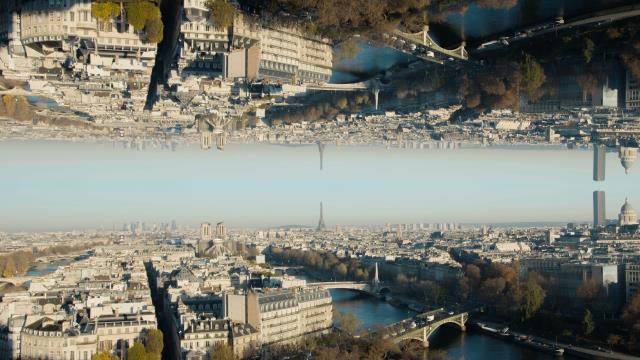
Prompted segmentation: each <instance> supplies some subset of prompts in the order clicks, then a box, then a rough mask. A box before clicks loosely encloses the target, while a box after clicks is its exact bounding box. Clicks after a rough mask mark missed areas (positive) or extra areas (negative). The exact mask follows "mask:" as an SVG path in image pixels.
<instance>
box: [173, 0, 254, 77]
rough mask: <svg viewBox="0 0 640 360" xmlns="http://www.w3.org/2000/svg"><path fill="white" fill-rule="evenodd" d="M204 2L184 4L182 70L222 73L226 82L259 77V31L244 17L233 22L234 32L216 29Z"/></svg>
mask: <svg viewBox="0 0 640 360" xmlns="http://www.w3.org/2000/svg"><path fill="white" fill-rule="evenodd" d="M205 3H206V1H205V0H185V2H184V14H185V19H184V21H183V23H182V24H181V27H180V30H181V33H182V49H181V61H180V68H181V69H182V70H183V71H186V72H191V73H200V72H205V73H219V74H220V75H222V77H224V78H235V77H247V78H252V79H254V78H255V77H256V75H257V71H258V69H257V57H258V48H257V47H256V46H255V45H256V44H257V43H258V41H259V27H258V26H257V25H255V24H251V23H249V22H248V21H245V20H246V19H245V18H244V17H243V16H237V17H236V18H235V19H234V22H233V25H232V27H231V28H232V30H231V31H229V29H228V28H221V27H219V26H216V24H215V23H214V22H212V20H211V19H210V17H209V14H208V10H207V8H206V7H205Z"/></svg>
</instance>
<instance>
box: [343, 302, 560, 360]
mask: <svg viewBox="0 0 640 360" xmlns="http://www.w3.org/2000/svg"><path fill="white" fill-rule="evenodd" d="M331 296H332V298H333V306H334V308H335V309H336V310H338V311H340V312H343V313H346V312H350V313H353V314H354V315H355V316H356V317H357V318H358V319H360V321H361V323H362V328H363V329H367V328H372V327H374V326H375V325H387V324H392V323H394V322H397V321H400V320H402V319H406V318H408V317H411V316H412V315H413V314H414V313H413V312H412V311H410V310H404V309H400V308H397V307H394V306H392V305H391V304H389V303H386V302H384V301H380V300H378V299H376V298H374V297H371V296H368V295H364V294H360V293H358V292H355V291H351V290H331ZM429 345H430V349H434V350H441V351H443V352H445V353H446V355H447V357H449V358H452V359H465V360H476V359H477V360H484V359H487V360H489V359H491V360H495V359H545V360H546V359H549V360H550V359H556V357H555V356H552V355H548V354H545V353H541V352H536V351H533V350H530V349H527V348H523V347H520V346H517V345H514V344H511V343H508V342H504V341H500V340H498V339H494V338H492V337H489V336H485V335H482V334H479V333H477V332H474V331H473V330H468V331H467V332H465V333H461V332H460V331H458V330H456V329H448V328H443V329H441V330H438V332H436V333H435V334H434V335H432V337H431V338H429ZM427 351H428V350H427ZM564 358H565V359H566V358H567V357H566V356H565V357H564Z"/></svg>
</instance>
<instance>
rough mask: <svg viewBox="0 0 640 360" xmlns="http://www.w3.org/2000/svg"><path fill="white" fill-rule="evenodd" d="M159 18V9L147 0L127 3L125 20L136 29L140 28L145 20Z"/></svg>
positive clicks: (145, 23) (144, 23)
mask: <svg viewBox="0 0 640 360" xmlns="http://www.w3.org/2000/svg"><path fill="white" fill-rule="evenodd" d="M160 18H161V14H160V9H159V8H158V7H157V6H155V5H154V4H152V3H150V2H148V1H138V2H131V3H127V21H128V22H129V24H130V25H131V26H133V27H134V28H135V29H136V30H142V29H144V27H145V25H147V22H149V21H154V19H160ZM160 21H162V20H160Z"/></svg>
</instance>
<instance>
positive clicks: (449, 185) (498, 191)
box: [0, 141, 640, 231]
mask: <svg viewBox="0 0 640 360" xmlns="http://www.w3.org/2000/svg"><path fill="white" fill-rule="evenodd" d="M318 161H319V160H318V150H317V147H316V146H315V145H314V146H276V145H245V144H228V145H227V147H226V150H225V151H224V152H220V151H217V150H210V151H202V150H200V148H199V147H197V146H191V147H184V146H182V147H178V150H177V151H175V152H171V151H167V150H164V151H162V150H156V149H147V150H144V151H132V150H130V149H124V148H123V147H122V145H120V144H117V145H116V146H114V145H113V144H94V143H69V142H20V141H8V142H0V231H22V230H25V231H34V230H62V229H81V228H91V227H100V226H104V227H105V228H107V229H110V228H111V226H112V225H114V224H115V226H116V228H120V227H121V226H122V224H123V223H124V222H131V221H137V220H140V221H145V222H146V223H147V224H153V223H156V222H157V223H159V222H162V221H169V220H171V219H175V220H176V221H177V222H178V223H179V224H185V225H196V224H199V223H201V222H203V221H210V222H216V221H224V222H225V223H227V224H228V225H230V226H233V227H238V226H249V227H258V226H277V225H284V224H307V225H315V224H317V221H318V211H319V203H320V201H323V202H324V208H325V214H324V215H325V221H326V223H327V226H334V225H336V224H384V223H386V222H390V223H400V222H403V223H413V222H425V223H430V222H431V223H433V222H533V221H576V220H578V221H590V220H591V219H592V192H593V191H594V190H605V191H606V204H607V217H608V218H615V217H617V213H618V211H619V209H620V207H621V206H622V203H623V202H624V199H625V197H626V196H628V197H629V201H630V202H631V204H632V205H636V207H637V208H640V191H639V190H638V186H637V184H638V183H640V175H639V173H640V166H639V165H637V164H636V167H638V168H632V169H631V171H630V174H629V175H625V174H624V170H623V168H622V166H621V165H620V163H619V160H618V158H617V154H615V153H609V154H607V181H606V182H604V183H595V182H593V181H592V180H591V178H592V152H591V151H585V150H566V149H557V148H555V149H549V148H540V147H537V148H530V147H527V148H524V149H523V148H509V149H504V148H479V149H478V148H475V149H458V150H399V149H392V150H386V149H384V148H381V147H346V146H342V147H340V148H336V147H335V146H334V145H327V147H326V150H325V169H324V170H323V171H320V170H319V169H318ZM634 185H635V186H634Z"/></svg>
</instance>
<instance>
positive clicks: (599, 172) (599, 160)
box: [593, 145, 606, 181]
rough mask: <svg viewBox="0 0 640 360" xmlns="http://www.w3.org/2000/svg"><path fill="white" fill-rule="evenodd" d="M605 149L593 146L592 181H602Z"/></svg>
mask: <svg viewBox="0 0 640 360" xmlns="http://www.w3.org/2000/svg"><path fill="white" fill-rule="evenodd" d="M605 156H606V147H605V146H604V145H593V181H604V171H605V165H606V164H605Z"/></svg>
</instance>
